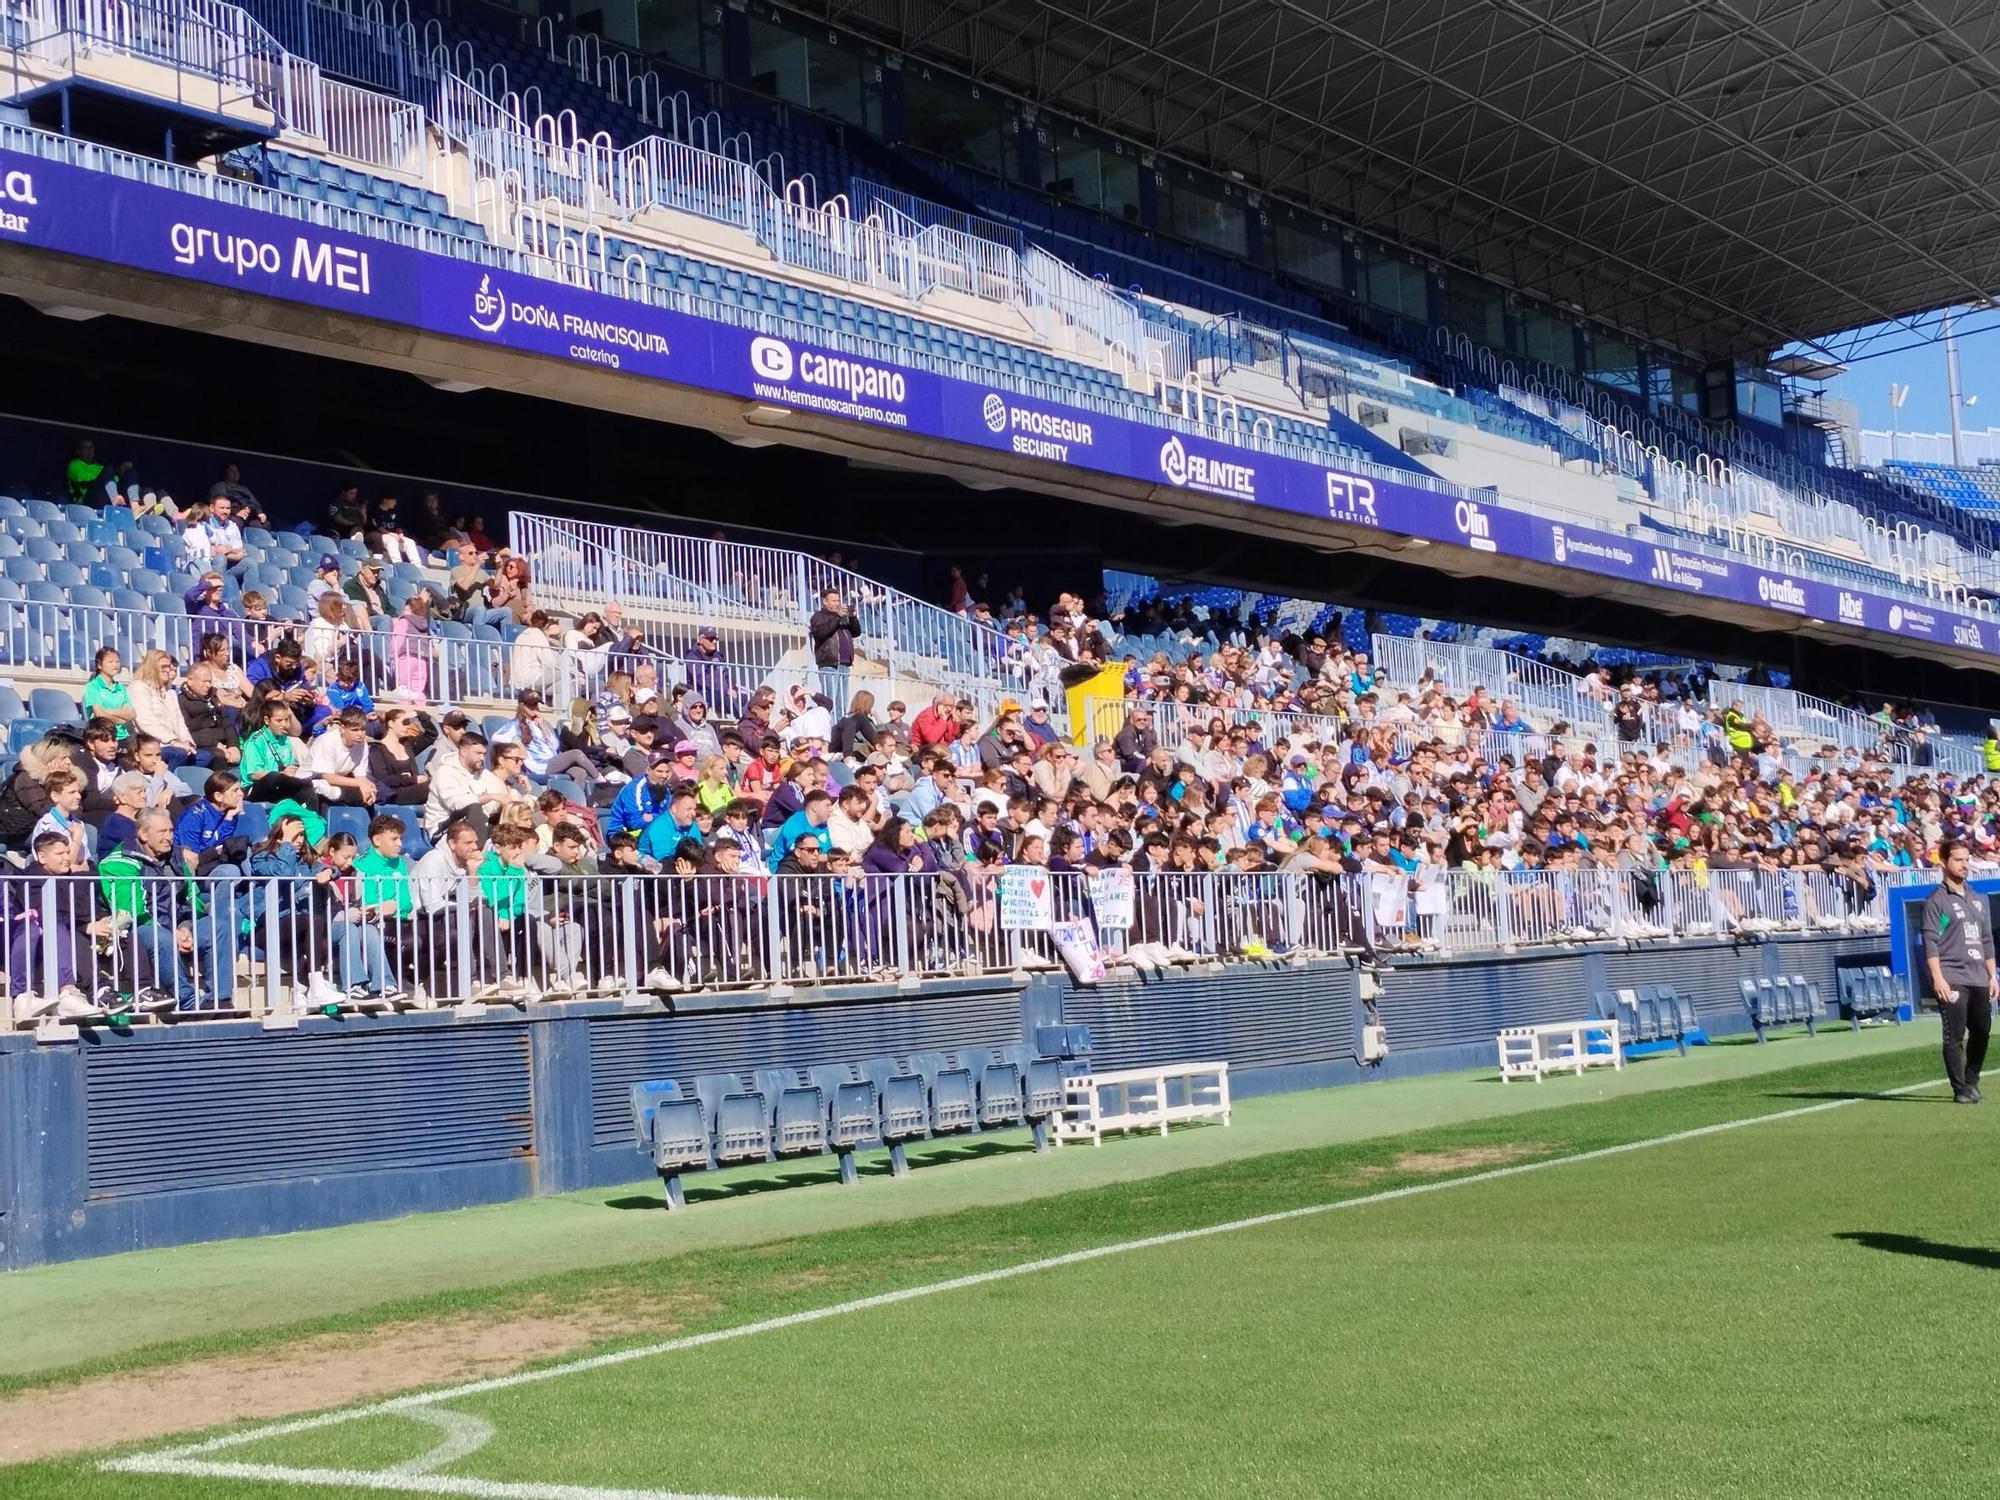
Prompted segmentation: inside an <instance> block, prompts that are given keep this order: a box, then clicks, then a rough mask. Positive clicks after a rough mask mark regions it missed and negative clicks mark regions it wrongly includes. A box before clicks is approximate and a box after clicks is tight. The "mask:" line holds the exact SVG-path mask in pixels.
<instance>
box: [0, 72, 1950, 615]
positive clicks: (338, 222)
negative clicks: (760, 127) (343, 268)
mask: <svg viewBox="0 0 2000 1500" xmlns="http://www.w3.org/2000/svg"><path fill="white" fill-rule="evenodd" d="M488 107H489V108H491V109H492V110H494V111H495V113H496V114H497V113H498V112H499V107H498V106H497V105H491V103H490V101H488ZM0 143H4V144H5V145H6V146H7V147H9V148H11V149H15V150H22V151H27V152H30V153H32V154H35V155H39V156H43V157H47V158H49V159H51V160H58V161H65V162H69V163H71V164H74V165H78V166H84V167H89V168H93V169H96V170H103V171H107V172H110V173H112V174H114V175H119V176H126V177H131V178H135V179H138V180H142V181H147V182H152V183H155V184H157V185H160V186H165V187H171V188H175V189H177V190H181V191H186V192H191V193H194V194H196V195H198V196H201V197H205V198H210V199H214V200H216V201H224V202H231V203H236V204H239V205H241V206H244V207H249V208H255V209H260V210H263V211H266V212H271V213H276V214H279V215H281V216H283V217H286V218H289V219H293V220H297V221H303V222H307V223H312V224H317V225H321V226H324V227H329V228H335V229H339V230H342V231H345V232H348V233H353V234H357V235H361V236H365V237H369V238H374V239H379V240H382V241H385V242H387V243H393V244H400V245H405V246H408V247H410V248H414V249H419V250H423V251H425V252H427V253H431V254H439V255H446V256H450V257H453V258H455V259H459V260H462V261H468V262H472V263H474V264H479V265H484V266H490V267H493V268H495V269H502V270H508V271H512V272H516V273H519V274H524V275H529V276H536V277H543V278H548V279H561V280H565V281H567V282H570V283H571V284H575V285H580V286H583V287H586V288H588V289H591V290H595V291H598V292H601V293H603V294H606V295H610V296H615V297H619V298H624V299H632V300H638V301H643V302H646V303H648V304H650V305H653V306H658V307H665V308H671V309H674V310H677V311H682V312H687V313H690V314H692V315H694V316H697V317H704V318H708V319H711V320H713V321H716V322H720V323H725V324H728V325H731V326H734V327H744V328H755V329H758V330H759V331H762V332H768V333H771V334H773V335H774V336H777V337H780V338H787V339H797V340H801V341H806V342H813V343H818V344H820V345H823V346H825V347H827V348H830V349H835V350H838V351H840V352H843V353H851V354H855V355H858V356H859V357H861V358H864V359H870V360H875V361H879V362H882V363H887V364H894V365H899V366H902V367H904V368H910V369H922V370H929V371H933V372H935V373H938V374H941V375H947V376H950V377H952V378H955V379H959V380H967V381H974V382H978V383H980V384H983V385H986V386H988V387H993V388H998V389H1002V390H1007V391H1012V392H1016V393H1018V394H1020V395H1023V396H1026V397H1028V398H1030V399H1035V400H1043V401H1050V402H1056V403H1060V404H1065V405H1068V406H1072V407H1077V408H1081V409H1083V410H1086V411H1093V412H1098V413H1101V414H1103V415H1107V416H1117V417H1121V418H1124V419H1126V420H1130V421H1135V422H1139V423H1142V424H1145V425H1148V426H1152V427H1156V428H1158V429H1160V430H1162V431H1165V432H1182V433H1195V434H1199V435H1202V436H1205V437H1209V438H1212V439H1215V440H1217V441H1229V442H1235V443H1238V444H1240V445H1241V446H1244V447H1248V448H1253V449H1256V450H1257V451H1260V452H1267V453H1272V454H1275V455H1278V456H1281V457H1287V458H1294V459H1297V460H1299V461H1301V462H1306V463H1324V462H1326V460H1327V457H1328V455H1327V453H1326V452H1323V451H1320V450H1318V449H1315V448H1309V447H1306V446H1304V445H1302V444H1299V443H1295V442H1292V441H1290V440H1289V439H1287V438H1284V437H1280V436H1277V435H1275V434H1274V433H1272V432H1271V431H1269V430H1268V429H1266V428H1265V427H1263V426H1259V425H1254V424H1241V425H1224V424H1219V423H1212V422H1199V421H1190V420H1188V419H1186V418H1185V417H1177V416H1175V415H1173V414H1172V413H1170V412H1168V411H1166V410H1164V409H1162V408H1161V406H1160V404H1159V402H1157V401H1148V400H1145V399H1125V398H1122V397H1120V398H1114V397H1109V396H1106V395H1105V394H1103V393H1101V392H1098V391H1092V390H1079V389H1070V388H1063V387H1058V386H1057V385H1055V384H1054V383H1052V382H1049V381H1044V380H1041V379H1038V378H1036V377H1034V376H1031V375H1024V374H1021V373H1018V372H1016V371H1013V370H1009V369H1004V368H1001V367H999V366H994V365H985V364H974V363H972V362H970V361H966V360H961V359H957V358H954V357H951V356H949V355H943V354H938V353H935V352H932V351H930V350H919V349H915V348H912V347H910V346H908V345H906V344H900V343H895V342H893V341H890V340H887V339H880V338H875V337H872V336H870V335H867V334H862V333H859V332H852V331H847V330H843V329H840V328H838V327H836V326H833V325H830V324H826V323H822V322H818V321H812V322H808V321H807V320H805V319H803V318H797V317H792V316H788V315H784V314H771V313H767V312H765V311H763V310H762V309H759V308H744V307H741V306H737V305H733V304H729V303H724V302H720V301H711V300H710V299H708V298H705V297H701V296H697V295H695V294H693V293H690V292H686V291H682V290H678V289H676V288H674V287H671V286H668V285H664V284H658V283H655V282H652V281H650V280H635V279H634V278H633V277H631V276H630V275H629V274H628V268H626V267H625V266H623V265H618V266H614V265H612V264H611V263H610V259H609V257H608V256H601V257H600V258H597V259H592V258H591V257H590V256H588V255H583V256H573V255H558V254H552V253H548V252H547V251H542V252H539V253H538V252H537V251H534V250H529V249H523V248H519V247H513V246H505V245H499V244H493V243H489V242H486V241H482V240H478V239H472V238H469V237H467V236H464V235H459V234H454V233H451V232H450V231H446V230H438V229H431V228H428V227H425V226H420V225H415V224H409V223H405V222H401V221H397V220H392V219H385V218H382V217H380V216H377V215H374V214H369V213H365V212H362V211H360V210H356V209H348V208H343V207H335V206H333V205H330V204H328V203H326V202H325V201H324V200H320V199H312V198H305V197H301V196H299V195H295V194H288V193H281V192H278V191H276V190H273V189H267V188H261V187H257V186H254V185H251V184H246V183H241V182H238V181H236V180H234V179H232V178H227V177H223V176H221V175H219V174H217V173H211V172H199V171H192V170H189V169H186V168H180V167H176V166H173V165H172V164H170V163H165V162H161V161H157V160H154V159H151V158H147V157H140V156H136V155H133V154H131V153H128V152H121V151H116V150H113V149H111V148H107V147H103V146H98V145H95V144H94V143H90V142H84V141H78V140H74V139H72V138H69V137H63V136H55V135H50V134H49V133H47V132H44V131H38V130H33V129H29V128H26V127H22V126H17V125H13V124H9V123H6V122H0ZM1340 462H1341V465H1342V467H1343V468H1346V469H1348V470H1350V471H1351V472H1354V473H1356V474H1360V475H1364V476H1370V477H1375V478H1380V479H1382V480H1384V481H1388V482H1391V483H1397V484H1405V485H1412V486H1415V487H1417V488H1423V489H1428V490H1431V491H1434V492H1435V493H1438V494H1442V495H1447V496H1454V497H1457V498H1474V499H1477V500H1479V501H1480V502H1481V503H1483V504H1491V503H1504V504H1505V505H1507V506H1509V507H1510V508H1514V509H1518V510H1522V511H1524V512H1527V513H1531V514H1539V515H1544V516H1548V517H1551V518H1553V519H1559V520H1564V521H1568V522H1574V523H1575V524H1579V525H1596V524H1598V522H1599V520H1600V519H1601V518H1596V517H1591V516H1586V515H1583V514H1581V513H1577V512H1572V511H1569V510H1567V509H1565V508H1563V507H1559V506H1551V505H1548V504H1546V503H1542V502H1538V501H1534V500H1529V499H1524V498H1522V497H1518V496H1511V495H1504V494H1503V495H1501V496H1500V499H1499V502H1496V501H1495V497H1494V492H1493V491H1491V490H1481V491H1473V490H1470V489H1468V488H1466V487H1465V486H1462V485H1458V484H1455V483H1453V482H1451V481H1449V480H1446V479H1443V478H1440V477H1435V476H1427V475H1420V474H1415V473H1412V472H1410V471H1408V470H1403V469H1396V470H1391V469H1388V468H1386V467H1384V466H1381V465H1378V464H1374V463H1372V462H1370V461H1367V460H1365V459H1359V458H1354V457H1351V456H1348V457H1343V458H1342V459H1341V460H1340ZM1675 545H1676V546H1678V547H1681V548H1682V550H1685V551H1688V552H1692V553H1697V554H1701V555H1705V556H1713V557H1716V558H1718V559H1720V560H1725V561H1741V560H1742V559H1743V557H1744V556H1745V555H1746V554H1744V553H1743V552H1741V551H1736V550H1731V549H1730V548H1729V547H1727V546H1720V547H1719V546H1715V545H1713V544H1711V543H1709V542H1706V541H1703V540H1701V539H1698V538H1690V539H1687V540H1686V541H1677V542H1676V544H1675ZM1806 571H1807V572H1809V573H1814V572H1817V571H1818V570H1815V569H1812V568H1808V569H1807V570H1806ZM1879 587H1880V589H1881V591H1882V592H1883V593H1885V594H1887V595H1889V596H1891V597H1896V598H1908V599H1911V600H1915V601H1920V602H1922V601H1930V602H1935V595H1934V594H1930V593H1926V592H1925V591H1923V590H1922V589H1921V588H1913V587H1907V586H1899V585H1897V584H1895V583H1893V582H1887V581H1884V582H1882V583H1881V584H1880V585H1879Z"/></svg>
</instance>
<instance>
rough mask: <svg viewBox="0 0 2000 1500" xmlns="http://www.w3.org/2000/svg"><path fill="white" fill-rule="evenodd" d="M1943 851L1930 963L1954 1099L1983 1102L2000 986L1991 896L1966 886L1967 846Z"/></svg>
mask: <svg viewBox="0 0 2000 1500" xmlns="http://www.w3.org/2000/svg"><path fill="white" fill-rule="evenodd" d="M1938 856H1939V858H1940V859H1941V860H1942V861H1943V863H1944V880H1943V883H1941V884H1940V885H1939V886H1938V888H1937V889H1936V890H1934V891H1932V892H1931V893H1930V895H1929V896H1928V897H1926V898H1925V900H1924V914H1923V923H1924V963H1925V965H1926V966H1927V967H1928V968H1929V969H1930V975H1931V993H1932V994H1934V995H1936V996H1937V1002H1938V1010H1939V1011H1940V1012H1941V1013H1942V1014H1943V1016H1944V1071H1945V1076H1946V1077H1947V1078H1949V1079H1950V1080H1951V1096H1952V1100H1953V1102H1955V1103H1958V1104H1977V1103H1979V1099H1980V1095H1979V1069H1980V1067H1981V1066H1982V1065H1983V1064H1984V1063H1985V1061H1986V1038H1987V1035H1988V1033H1989V1032H1991V1031H1992V1029H1993V992H1994V990H1995V989H1996V988H2000V983H1996V981H1995V977H1994V971H1993V918H1992V916H1991V915H1990V914H1989V913H1988V910H1987V906H1986V898H1985V897H1984V896H1983V895H1981V894H1980V893H1979V892H1977V891H1973V890H1968V889H1967V888H1966V884H1965V874H1966V871H1967V870H1968V869H1970V868H1971V866H1972V857H1971V855H1970V854H1968V853H1967V852H1966V847H1965V845H1964V844H1962V843H1960V842H1959V841H1958V840H1957V839H1947V840H1945V842H1944V843H1943V845H1941V846H1940V847H1939V849H1938ZM1968 1032H1970V1033H1971V1041H1970V1042H1969V1043H1968V1042H1967V1040H1966V1035H1967V1033H1968Z"/></svg>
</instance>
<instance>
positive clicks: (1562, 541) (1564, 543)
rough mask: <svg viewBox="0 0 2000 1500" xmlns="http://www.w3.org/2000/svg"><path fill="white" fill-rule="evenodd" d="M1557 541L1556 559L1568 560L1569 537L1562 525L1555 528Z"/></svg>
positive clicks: (1560, 560)
mask: <svg viewBox="0 0 2000 1500" xmlns="http://www.w3.org/2000/svg"><path fill="white" fill-rule="evenodd" d="M1555 541H1556V561H1557V562H1559V563H1566V562H1568V561H1569V537H1568V536H1567V535H1565V534H1564V532H1563V529H1562V527H1560V526H1558V527H1556V528H1555Z"/></svg>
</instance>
